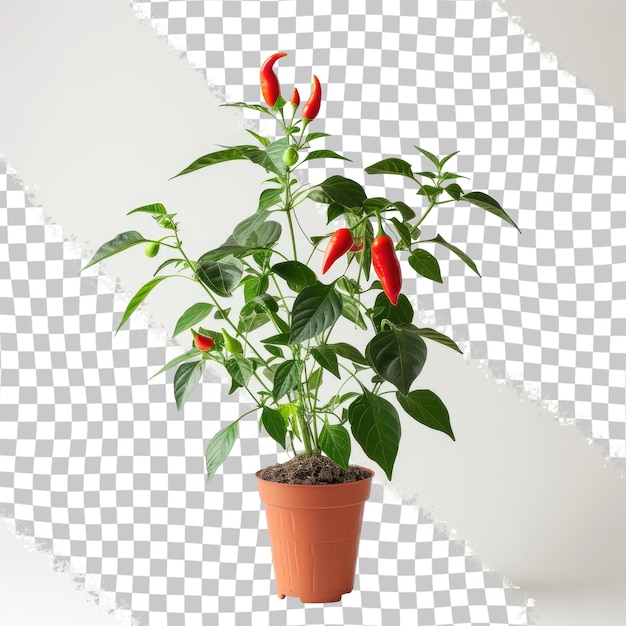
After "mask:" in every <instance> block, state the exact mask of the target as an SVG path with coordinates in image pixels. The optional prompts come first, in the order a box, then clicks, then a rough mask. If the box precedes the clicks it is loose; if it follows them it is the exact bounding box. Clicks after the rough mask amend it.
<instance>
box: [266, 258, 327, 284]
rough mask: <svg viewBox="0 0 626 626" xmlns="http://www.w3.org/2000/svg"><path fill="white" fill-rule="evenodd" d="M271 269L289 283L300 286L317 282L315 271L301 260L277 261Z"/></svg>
mask: <svg viewBox="0 0 626 626" xmlns="http://www.w3.org/2000/svg"><path fill="white" fill-rule="evenodd" d="M271 269H272V271H273V272H274V273H276V274H278V275H279V276H280V277H281V278H282V279H284V280H286V281H287V282H288V283H289V284H291V285H296V286H298V287H311V286H313V285H314V284H315V283H316V282H317V276H316V275H315V272H314V271H313V270H312V269H310V268H309V267H308V266H307V265H305V264H304V263H300V262H299V261H285V262H284V263H277V264H276V265H273V266H272V268H271Z"/></svg>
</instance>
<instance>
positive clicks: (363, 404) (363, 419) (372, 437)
mask: <svg viewBox="0 0 626 626" xmlns="http://www.w3.org/2000/svg"><path fill="white" fill-rule="evenodd" d="M348 420H349V421H350V426H351V427H352V434H353V435H354V438H355V439H356V440H357V441H358V442H359V444H360V446H361V447H362V448H363V451H364V452H365V454H367V456H368V457H369V458H370V459H372V460H373V461H375V462H376V463H378V465H380V467H381V468H382V469H383V471H384V472H385V474H386V476H387V478H388V479H389V480H391V475H392V473H393V466H394V463H395V461H396V456H397V454H398V446H399V444H400V435H401V433H402V429H401V426H400V418H399V417H398V412H397V411H396V409H395V407H394V406H393V404H391V403H390V402H388V401H387V400H385V399H384V398H381V397H380V396H376V395H374V394H372V393H370V392H369V391H365V393H364V394H363V395H362V396H359V397H358V398H357V399H356V400H355V401H354V402H352V404H351V405H350V406H349V408H348Z"/></svg>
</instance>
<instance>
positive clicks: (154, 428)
mask: <svg viewBox="0 0 626 626" xmlns="http://www.w3.org/2000/svg"><path fill="white" fill-rule="evenodd" d="M132 6H133V9H134V10H135V11H136V13H137V15H138V16H139V17H141V18H145V19H146V20H148V21H149V22H150V23H151V24H152V25H153V27H154V28H155V29H156V30H157V32H159V33H161V34H163V35H166V36H167V39H168V41H169V42H170V44H171V45H173V46H175V47H177V48H178V49H179V50H181V51H184V52H185V54H186V55H187V58H188V59H189V61H190V63H192V64H193V65H194V66H196V67H198V68H200V69H201V70H202V71H204V72H205V75H206V78H207V81H208V83H209V84H210V85H212V86H213V87H216V88H218V89H220V90H223V96H224V98H225V99H227V100H228V101H238V100H247V101H251V102H256V101H258V100H259V97H260V94H259V89H258V67H259V64H260V63H261V61H262V60H263V59H264V58H265V56H267V55H268V54H269V53H271V52H273V51H275V50H281V49H282V50H286V51H289V52H290V54H289V56H287V57H285V58H283V59H281V60H280V68H279V70H278V71H279V76H280V80H281V83H282V84H283V85H284V86H285V90H287V89H290V87H291V85H292V84H294V83H295V84H297V85H298V87H299V89H300V92H301V94H302V95H303V97H306V96H307V95H308V88H307V85H308V84H309V83H310V79H311V71H312V68H313V69H314V71H315V73H316V74H317V75H318V76H319V77H320V80H321V81H322V83H323V84H324V86H325V97H324V104H323V109H322V117H323V118H324V119H323V124H320V127H319V130H324V131H326V132H329V133H331V134H332V135H333V137H332V138H328V140H326V143H325V147H328V148H331V149H335V150H338V151H340V152H343V153H344V154H346V156H348V157H350V158H351V159H352V163H349V164H348V165H346V166H343V164H341V166H339V165H337V164H336V163H335V162H323V161H314V162H312V163H311V166H312V167H311V169H310V171H309V178H310V182H317V181H320V180H323V179H324V178H325V177H327V176H329V175H332V174H336V173H340V174H345V175H348V176H351V177H353V178H355V179H357V180H359V179H360V180H364V179H363V172H362V167H363V166H364V165H369V164H371V163H373V162H375V161H377V160H379V159H380V158H383V157H386V156H392V155H402V156H403V157H404V158H406V159H407V160H410V161H411V162H413V163H414V165H415V169H422V168H426V166H427V163H426V162H423V161H421V160H420V159H421V157H419V156H418V154H417V153H416V151H415V149H414V148H413V144H415V143H417V144H419V145H420V146H422V147H424V148H426V149H428V150H430V151H431V152H435V153H439V154H446V153H449V152H453V151H454V150H460V154H459V155H458V156H457V157H456V159H455V160H454V161H452V163H454V167H455V168H456V171H458V172H459V173H461V174H465V175H467V176H469V177H470V179H471V180H470V181H463V182H466V183H467V185H466V187H465V188H466V190H470V189H476V190H488V191H489V193H490V194H491V195H493V196H494V197H496V198H497V199H498V200H499V201H500V202H501V204H502V205H503V206H504V208H505V209H506V210H507V211H508V212H509V213H510V215H511V216H512V217H513V219H515V221H516V222H517V223H518V224H519V225H520V228H521V230H522V234H521V235H519V234H518V233H517V231H515V229H513V228H511V227H510V226H508V225H506V224H504V223H503V222H500V221H499V220H498V219H497V218H496V217H494V216H493V215H490V214H487V213H485V212H483V211H481V210H480V209H478V208H475V207H474V208H470V207H469V206H464V205H461V204H459V205H457V206H456V207H455V208H452V207H450V208H445V209H443V208H442V209H440V210H439V214H438V217H437V222H438V224H439V226H438V229H437V231H435V230H433V229H430V230H429V229H428V228H425V229H424V230H425V235H426V236H427V237H428V236H430V235H434V234H435V232H438V233H440V234H441V235H442V236H443V237H444V238H445V239H447V240H448V241H452V242H453V243H455V242H456V243H459V244H460V245H461V247H465V249H466V250H467V252H468V253H469V255H470V256H471V257H472V258H474V259H475V260H476V261H477V262H478V265H479V268H480V270H481V273H482V275H483V276H482V278H478V277H476V276H473V275H470V273H469V270H468V269H467V268H466V266H465V265H464V264H463V263H462V262H461V261H459V260H457V259H455V258H451V257H449V256H448V255H447V254H446V252H445V250H443V249H438V250H436V251H434V252H435V253H436V254H437V256H438V257H439V259H440V263H441V265H442V272H443V274H444V275H447V276H449V279H447V280H446V282H445V283H444V284H443V285H441V286H440V285H436V284H433V283H431V282H429V281H427V280H426V279H421V278H419V279H417V281H416V280H415V279H414V278H407V279H405V290H406V291H407V292H408V293H411V294H414V295H416V296H417V298H418V306H419V307H420V309H421V310H422V311H423V312H424V313H432V314H433V315H434V318H435V321H436V324H437V326H438V327H439V328H440V329H442V330H448V331H450V332H451V333H452V334H453V336H454V337H455V339H457V340H458V341H461V342H465V343H466V345H467V346H468V351H467V354H469V357H470V358H472V359H473V360H484V361H485V362H486V363H487V364H488V365H489V367H490V369H491V371H492V372H493V373H494V375H495V376H496V377H497V378H499V379H501V380H506V381H508V382H509V384H513V385H516V386H518V387H519V389H520V391H521V392H524V393H527V394H531V395H532V396H534V397H536V398H537V399H539V400H540V401H541V402H543V403H545V404H546V405H547V406H549V407H550V408H552V409H554V414H555V416H556V417H558V418H561V419H562V418H566V419H572V420H574V421H575V422H576V423H577V424H578V425H579V426H580V427H581V428H582V429H583V431H584V432H585V434H586V435H588V436H589V437H590V438H592V440H593V441H594V442H595V443H596V444H597V445H598V446H599V447H600V448H601V451H602V452H603V453H604V454H605V456H606V457H609V458H611V459H612V461H613V462H614V463H616V464H618V465H619V466H621V467H624V460H625V457H626V451H625V442H626V434H625V424H626V419H625V415H624V405H625V404H626V402H625V397H624V394H625V392H624V389H625V386H626V380H625V372H624V370H625V367H624V363H625V357H624V355H625V352H626V350H625V345H624V344H625V341H624V335H625V334H626V322H625V321H624V318H625V315H624V313H625V312H626V282H624V281H623V280H620V279H621V277H622V276H624V270H625V269H626V246H625V245H624V243H623V242H624V241H626V237H625V235H626V213H625V212H624V211H623V210H622V211H619V210H618V208H620V207H621V205H622V204H623V202H624V199H625V195H626V141H625V140H626V132H625V130H626V127H625V125H624V123H623V121H621V120H616V119H615V117H614V113H613V112H612V111H611V110H610V109H608V108H606V107H602V106H599V105H598V104H597V103H596V102H595V100H594V98H593V96H592V95H591V94H590V93H588V92H586V91H585V90H583V89H581V88H579V87H577V85H576V83H575V81H573V79H572V78H571V77H569V76H567V75H566V74H564V73H562V72H560V71H559V70H558V68H557V66H556V64H555V63H554V62H553V61H551V60H549V59H548V58H546V57H545V56H542V55H541V54H540V53H539V51H538V49H537V48H536V47H535V46H534V45H533V44H532V43H531V42H530V41H529V40H528V39H526V38H524V36H523V35H522V34H521V33H520V32H519V31H518V29H517V28H516V27H515V26H514V25H513V24H512V23H510V22H509V20H508V18H507V17H506V16H504V15H501V14H500V13H498V12H497V10H496V9H494V7H493V6H492V5H491V4H490V3H489V2H482V1H478V2H474V1H473V0H472V1H469V0H456V1H453V0H446V1H440V2H434V1H433V2H430V3H420V6H419V11H420V14H419V17H418V16H417V14H416V11H417V3H415V2H389V1H387V0H386V1H385V3H384V4H383V3H382V1H378V2H376V1H375V2H366V3H360V2H359V3H357V2H355V3H350V2H341V1H337V0H335V1H334V2H333V3H332V9H331V3H330V2H320V1H319V0H316V2H315V3H313V2H312V1H307V0H299V1H298V2H297V3H296V2H295V1H290V0H282V1H280V2H278V1H273V0H264V1H263V2H258V0H254V1H243V2H233V1H213V2H212V1H206V2H135V3H134V4H133V5H132ZM244 16H245V17H244ZM331 51H332V54H331ZM245 114H246V116H247V117H248V119H249V120H250V123H251V124H252V125H259V124H260V125H261V128H262V129H263V130H264V131H266V132H268V133H273V132H274V128H273V127H272V126H268V125H267V123H266V122H262V121H259V120H257V118H256V117H255V114H254V113H253V112H248V111H246V112H245ZM314 123H315V122H314ZM314 130H315V129H314ZM321 145H323V142H320V147H321ZM9 156H10V155H9ZM325 166H326V167H325ZM0 168H2V169H0V208H1V209H2V210H1V212H0V359H1V360H0V419H1V422H2V423H1V427H2V433H3V437H2V439H1V440H0V464H1V465H0V505H1V506H2V512H3V513H4V514H5V515H6V516H8V517H11V518H13V519H15V526H16V530H17V531H18V532H23V533H27V534H31V535H33V536H34V537H35V538H36V540H37V541H38V543H39V544H40V546H41V547H42V548H45V549H47V550H49V551H51V552H52V553H53V554H54V555H55V559H56V561H57V562H58V566H59V567H60V568H68V569H70V570H71V571H72V572H73V573H74V576H75V577H76V578H77V579H78V580H79V581H81V584H84V586H85V588H87V589H90V590H93V593H94V595H95V597H97V598H102V597H103V596H104V595H105V594H108V596H110V597H112V598H113V602H114V605H115V606H117V607H118V613H119V615H120V616H123V617H127V618H129V619H131V618H132V619H135V620H137V621H138V622H139V623H140V624H148V623H149V624H150V626H154V625H158V624H168V625H175V624H211V623H214V621H211V620H212V619H213V620H214V619H215V615H216V614H218V613H219V614H220V622H219V623H220V624H222V623H223V624H236V625H237V626H239V625H240V624H241V625H244V624H251V623H252V619H254V621H255V624H256V623H258V624H270V625H272V626H274V624H276V625H278V624H284V623H302V622H304V623H307V624H363V625H365V624H380V623H389V624H396V623H398V624H415V623H416V621H417V623H419V624H420V625H428V624H449V623H454V624H473V625H477V624H498V623H503V624H527V623H532V615H531V614H530V612H529V610H528V606H527V604H528V603H527V599H526V598H525V597H524V595H523V593H522V592H521V591H519V590H515V589H512V588H510V587H509V586H508V585H507V584H506V583H505V581H503V580H502V578H501V577H499V576H498V575H496V574H495V573H493V572H489V571H486V568H485V567H484V566H482V565H481V564H480V563H479V562H478V561H477V560H476V559H475V558H474V557H472V556H471V555H470V554H469V549H468V548H467V546H465V544H464V543H463V542H461V541H456V540H454V539H453V538H451V537H450V536H449V534H448V533H447V532H446V530H445V529H442V528H439V527H437V526H436V525H434V524H433V523H432V522H431V521H430V520H428V519H426V518H425V517H424V516H423V514H422V513H420V511H419V508H417V507H415V506H413V505H412V504H409V503H402V502H400V501H398V500H397V499H396V498H395V497H394V496H393V494H391V493H389V492H386V491H384V490H383V489H382V487H381V486H376V487H375V488H374V492H373V495H372V499H371V501H370V503H369V504H368V506H367V507H366V521H365V526H364V530H363V544H362V550H361V557H360V561H359V567H358V576H357V586H356V590H355V592H354V593H353V594H351V595H349V596H347V597H346V598H345V599H344V600H343V602H342V603H341V605H339V606H338V607H332V606H326V607H311V606H307V607H306V608H304V607H302V605H300V604H299V603H298V602H297V601H295V600H293V599H288V600H287V601H286V602H280V601H279V600H278V599H277V598H276V596H275V595H274V593H275V589H274V584H273V582H271V566H270V563H271V557H270V552H269V544H268V539H267V532H266V529H265V518H264V516H263V515H262V514H260V507H259V501H258V494H257V491H256V485H255V483H254V477H253V472H254V471H255V470H256V469H258V468H259V467H262V466H264V465H268V464H270V463H272V462H274V461H275V460H276V447H275V444H274V443H273V442H272V441H271V440H269V439H268V438H266V437H263V436H262V437H261V438H260V439H259V437H258V431H257V426H256V424H254V422H253V421H251V422H245V421H244V422H242V423H241V437H240V440H239V441H238V442H237V444H236V447H235V449H234V455H233V456H232V457H231V458H230V459H229V460H228V461H227V462H226V464H225V466H224V469H223V472H220V474H219V475H218V476H217V477H216V478H215V479H214V480H213V481H212V482H211V483H210V484H208V485H207V484H206V482H205V480H204V474H203V471H204V470H203V464H202V457H203V452H204V447H205V445H206V442H207V441H208V440H209V439H210V437H211V436H212V435H213V434H214V433H215V432H216V431H217V430H218V429H219V428H220V427H221V426H223V425H225V424H227V423H229V422H231V421H232V420H233V419H234V418H236V417H238V416H239V415H240V414H241V413H242V412H244V411H245V410H246V407H245V406H242V404H241V403H240V402H239V401H238V399H237V398H236V397H230V396H228V395H227V387H225V386H224V385H222V384H221V383H220V382H219V381H217V380H209V378H208V377H207V378H206V379H205V382H204V384H203V385H202V387H201V388H200V389H198V391H197V392H196V393H195V394H194V396H193V397H192V399H191V400H190V402H189V403H188V405H187V408H186V410H185V412H184V414H180V413H178V412H177V411H176V408H175V405H174V402H173V398H172V394H171V372H170V374H169V375H168V377H167V380H162V379H155V380H154V381H151V382H150V383H147V382H146V380H147V378H148V376H149V375H150V374H152V373H153V372H154V371H155V368H157V367H159V366H161V365H162V364H163V363H164V362H165V360H167V359H168V358H171V357H172V356H173V355H174V354H175V353H177V352H179V351H180V348H177V347H176V346H174V345H168V347H167V348H166V347H165V346H166V345H167V340H166V337H165V336H162V335H161V334H160V333H159V332H157V331H155V330H154V329H152V328H150V321H149V319H148V318H147V317H145V316H144V317H141V316H139V317H135V318H134V319H133V320H131V322H130V324H129V325H128V327H127V330H124V331H120V333H119V334H118V335H117V337H116V338H115V341H113V336H112V332H111V329H112V328H114V327H116V326H117V323H118V322H119V319H120V317H121V314H122V312H123V310H124V308H125V305H126V303H127V302H128V295H126V294H123V293H122V292H121V291H120V289H119V288H118V287H117V286H116V285H115V284H114V283H112V282H111V281H110V280H109V279H107V278H106V277H105V276H102V275H100V274H98V273H97V272H98V270H93V271H92V272H91V273H90V274H88V273H85V274H84V275H79V269H80V267H81V264H82V263H81V260H82V262H83V263H84V260H85V259H84V258H82V259H81V253H80V251H78V250H76V249H75V247H74V246H73V245H72V244H71V242H69V241H67V240H64V236H63V232H62V231H61V230H60V228H59V227H57V226H55V225H53V224H50V223H46V222H45V218H44V214H43V211H42V210H41V209H40V208H37V207H36V206H33V205H34V201H33V200H32V199H29V198H27V197H26V196H25V194H24V192H23V188H22V185H21V184H20V183H19V181H18V180H17V179H16V178H15V176H12V175H7V174H6V162H5V161H0ZM376 185H379V186H378V187H376ZM367 186H368V191H369V195H372V196H374V195H386V196H388V197H390V198H397V199H404V200H405V201H407V202H409V203H410V204H411V205H413V206H415V196H414V195H413V194H414V190H412V189H408V188H407V189H405V188H404V179H401V178H399V177H398V178H394V177H385V178H382V177H368V180H367ZM4 196H6V201H4ZM4 207H6V209H5V208H4ZM464 242H471V243H469V244H467V245H465V244H464ZM405 275H406V276H411V275H412V273H411V272H410V271H409V270H408V266H407V271H406V272H405ZM208 417H210V419H207V418H208ZM5 433H6V434H5ZM235 598H236V601H235ZM383 607H384V608H383ZM203 616H204V617H203ZM416 618H417V620H416Z"/></svg>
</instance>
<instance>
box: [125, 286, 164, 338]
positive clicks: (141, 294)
mask: <svg viewBox="0 0 626 626" xmlns="http://www.w3.org/2000/svg"><path fill="white" fill-rule="evenodd" d="M166 278H171V276H157V277H156V278H153V279H152V280H149V281H148V282H147V283H146V284H145V285H144V286H143V287H141V288H140V289H139V291H137V293H136V294H135V295H134V296H133V297H132V298H131V300H130V302H129V303H128V306H127V307H126V310H125V311H124V315H122V321H121V322H120V323H119V326H118V327H117V330H116V331H115V334H117V333H118V332H119V330H120V328H121V327H122V326H124V324H125V323H126V320H128V318H129V317H130V316H131V315H132V314H133V313H134V312H135V311H136V309H137V307H138V306H139V305H140V304H141V303H142V302H143V301H144V300H145V299H146V298H147V297H148V294H149V293H150V292H151V291H152V290H153V289H154V288H155V287H156V286H157V285H158V284H159V283H160V282H161V281H163V280H165V279H166Z"/></svg>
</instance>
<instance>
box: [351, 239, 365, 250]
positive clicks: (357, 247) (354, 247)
mask: <svg viewBox="0 0 626 626" xmlns="http://www.w3.org/2000/svg"><path fill="white" fill-rule="evenodd" d="M361 250H363V242H362V241H360V242H359V243H357V242H356V241H355V242H354V244H352V247H351V248H350V250H349V251H348V252H361Z"/></svg>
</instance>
